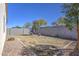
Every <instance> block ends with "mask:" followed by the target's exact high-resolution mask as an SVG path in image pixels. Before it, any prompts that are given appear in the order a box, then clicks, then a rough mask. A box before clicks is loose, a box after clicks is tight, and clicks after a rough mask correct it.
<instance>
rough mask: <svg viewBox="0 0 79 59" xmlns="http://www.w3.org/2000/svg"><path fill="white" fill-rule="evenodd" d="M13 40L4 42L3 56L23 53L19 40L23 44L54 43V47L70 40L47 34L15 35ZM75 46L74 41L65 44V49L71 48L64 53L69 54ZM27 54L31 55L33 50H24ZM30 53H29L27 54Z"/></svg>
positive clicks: (63, 44)
mask: <svg viewBox="0 0 79 59" xmlns="http://www.w3.org/2000/svg"><path fill="white" fill-rule="evenodd" d="M15 38H16V39H15V40H12V41H7V40H6V42H5V45H4V49H3V54H2V55H3V56H20V55H22V53H23V47H24V46H23V45H22V44H21V42H23V44H24V45H26V46H29V45H27V44H30V45H54V46H56V47H60V48H63V47H64V46H65V45H67V44H68V43H69V42H71V40H65V39H60V38H53V37H47V36H36V35H33V36H15ZM17 39H19V40H20V41H21V42H19V41H18V40H17ZM74 46H75V43H74V42H73V43H72V44H70V45H69V46H67V48H66V49H71V50H63V53H64V55H69V53H70V52H71V51H73V49H74ZM24 53H27V54H26V55H27V56H30V55H33V51H31V50H29V49H27V50H26V52H24ZM29 53H30V54H29Z"/></svg>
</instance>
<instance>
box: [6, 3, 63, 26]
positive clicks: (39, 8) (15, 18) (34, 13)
mask: <svg viewBox="0 0 79 59" xmlns="http://www.w3.org/2000/svg"><path fill="white" fill-rule="evenodd" d="M61 5H62V4H53V3H52V4H45V3H43V4H40V3H39V4H33V3H10V4H8V23H7V25H8V27H14V26H23V24H24V23H26V22H30V23H32V22H33V21H34V20H37V19H40V18H43V19H45V20H46V21H47V22H48V25H49V26H50V25H51V23H52V22H54V21H57V19H58V18H59V17H61V16H63V14H62V13H61V10H62V8H61Z"/></svg>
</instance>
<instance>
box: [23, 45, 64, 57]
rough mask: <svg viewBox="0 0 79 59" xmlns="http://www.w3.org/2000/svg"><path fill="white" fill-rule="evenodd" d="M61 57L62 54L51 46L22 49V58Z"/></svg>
mask: <svg viewBox="0 0 79 59" xmlns="http://www.w3.org/2000/svg"><path fill="white" fill-rule="evenodd" d="M55 55H56V56H61V55H63V52H62V51H61V50H59V49H57V47H55V46H52V45H36V46H34V47H30V48H26V47H23V50H22V56H55Z"/></svg>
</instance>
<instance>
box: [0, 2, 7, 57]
mask: <svg viewBox="0 0 79 59" xmlns="http://www.w3.org/2000/svg"><path fill="white" fill-rule="evenodd" d="M5 7H6V6H5V4H3V3H2V4H1V3H0V56H1V55H2V50H3V47H4V42H5V36H6V26H5V24H6V8H5Z"/></svg>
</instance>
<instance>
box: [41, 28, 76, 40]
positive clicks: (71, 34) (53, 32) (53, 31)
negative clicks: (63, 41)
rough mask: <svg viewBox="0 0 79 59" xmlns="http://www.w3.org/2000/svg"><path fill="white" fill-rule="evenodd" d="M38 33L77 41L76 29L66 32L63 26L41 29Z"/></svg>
mask: <svg viewBox="0 0 79 59" xmlns="http://www.w3.org/2000/svg"><path fill="white" fill-rule="evenodd" d="M40 33H41V34H42V35H48V36H58V37H61V38H72V39H77V37H76V36H77V35H76V29H75V28H73V29H72V31H70V30H68V29H67V28H66V27H65V26H54V27H41V29H40Z"/></svg>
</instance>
